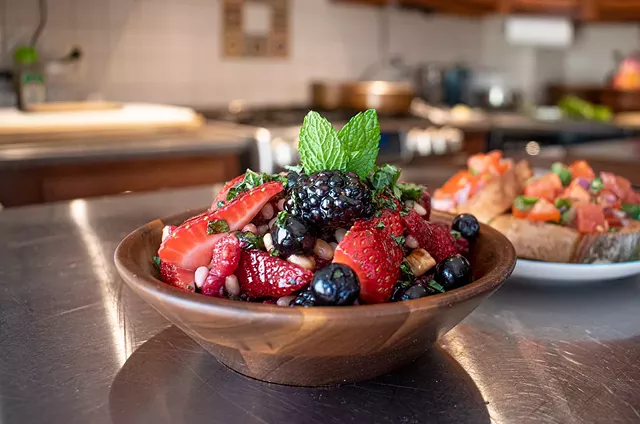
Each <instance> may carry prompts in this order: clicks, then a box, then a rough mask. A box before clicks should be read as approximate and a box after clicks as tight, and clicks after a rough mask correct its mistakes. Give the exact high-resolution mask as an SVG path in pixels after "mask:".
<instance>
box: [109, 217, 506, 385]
mask: <svg viewBox="0 0 640 424" xmlns="http://www.w3.org/2000/svg"><path fill="white" fill-rule="evenodd" d="M199 212H201V211H189V212H185V213H182V214H179V215H176V216H173V217H170V218H167V219H163V220H159V219H158V220H155V221H152V222H150V223H148V224H146V225H145V226H144V227H141V228H139V229H137V230H136V231H134V232H133V233H131V234H129V235H128V236H127V237H126V238H125V239H124V240H123V241H122V242H121V243H120V245H119V246H118V248H117V249H116V252H115V263H116V266H117V268H118V271H119V273H120V275H121V276H122V278H123V279H124V281H125V282H126V283H127V284H128V285H129V287H131V288H132V289H133V290H134V291H135V292H136V293H138V294H139V295H140V296H141V297H142V298H143V299H145V300H146V301H147V302H149V304H151V306H153V307H154V308H155V309H156V310H157V311H158V312H160V313H161V314H162V315H164V316H165V317H166V318H167V319H168V320H169V321H171V322H172V323H173V324H175V325H176V326H177V327H179V328H180V329H181V330H182V331H184V332H185V333H187V334H188V335H189V336H191V337H192V338H193V339H194V340H195V341H197V342H198V343H199V344H200V345H202V347H204V348H205V349H206V350H207V351H209V352H210V353H211V354H213V355H214V356H215V357H216V358H217V359H218V360H219V361H220V362H222V363H223V364H225V365H226V366H228V367H229V368H231V369H233V370H235V371H237V372H239V373H241V374H244V375H247V376H249V377H253V378H256V379H258V380H264V381H269V382H272V383H280V384H290V385H296V386H321V385H331V384H339V383H349V382H356V381H362V380H366V379H369V378H373V377H376V376H378V375H381V374H385V373H387V372H389V371H391V370H393V369H394V368H397V367H400V366H401V365H404V364H406V363H409V362H411V361H413V360H414V359H416V358H417V357H418V356H420V355H421V354H422V353H424V352H425V351H426V350H427V349H428V348H429V347H430V346H431V345H432V344H433V343H435V342H436V341H437V340H438V339H439V338H440V337H441V336H443V335H444V334H445V333H447V332H448V331H449V330H451V329H452V328H453V327H454V326H455V325H457V324H458V323H459V322H460V321H461V320H462V319H463V318H465V317H466V316H467V315H469V313H471V311H473V310H474V309H475V308H476V307H477V306H478V305H479V304H480V303H481V302H482V301H483V300H484V299H485V298H486V297H487V296H489V295H490V294H491V293H493V292H494V291H495V290H496V289H498V288H499V287H500V286H501V285H502V283H503V282H504V281H505V279H506V278H507V277H508V276H509V275H510V274H511V272H512V271H513V268H514V266H515V260H516V255H515V251H514V249H513V246H512V245H511V243H509V241H508V240H507V239H506V237H504V236H503V235H502V234H500V233H499V232H498V231H496V230H494V229H493V228H491V227H489V226H486V225H481V231H480V237H479V238H478V240H477V241H476V242H475V244H474V246H473V247H472V250H471V253H470V256H469V258H470V261H471V264H472V266H473V274H474V278H475V281H474V282H473V283H471V284H469V285H467V286H465V287H462V288H459V289H456V290H453V291H450V292H447V293H443V294H439V295H434V296H429V297H425V298H422V299H417V300H411V301H405V302H395V303H386V304H379V305H359V306H347V307H312V308H302V307H295V308H287V307H279V306H275V305H266V304H260V303H248V302H241V301H232V300H228V299H218V298H213V297H207V296H204V295H201V294H194V293H188V292H185V291H181V290H178V289H176V288H174V287H172V286H169V285H168V284H165V283H163V282H162V281H160V280H159V273H158V271H157V270H156V268H155V265H154V263H153V260H152V258H153V256H155V255H156V252H157V251H158V247H159V246H160V241H161V233H162V228H163V227H164V226H165V224H166V225H177V224H180V223H181V222H183V221H184V220H185V219H187V218H188V217H190V216H192V215H195V214H196V213H199ZM432 219H434V220H436V221H443V222H450V220H451V219H452V216H450V215H446V214H441V213H435V214H434V216H433V217H432Z"/></svg>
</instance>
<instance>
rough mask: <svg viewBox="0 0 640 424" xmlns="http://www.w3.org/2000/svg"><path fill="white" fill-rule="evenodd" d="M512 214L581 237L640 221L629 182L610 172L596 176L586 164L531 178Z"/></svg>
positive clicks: (639, 203) (638, 201)
mask: <svg viewBox="0 0 640 424" xmlns="http://www.w3.org/2000/svg"><path fill="white" fill-rule="evenodd" d="M512 214H513V216H515V217H516V218H522V219H527V220H529V221H538V222H551V223H555V224H561V225H565V226H568V227H571V228H575V229H576V230H578V231H579V232H581V233H585V234H588V233H604V232H616V231H620V230H621V229H622V228H624V227H625V226H626V225H627V224H628V222H629V220H630V219H635V220H640V194H639V193H637V192H636V191H634V190H633V188H632V186H631V183H630V182H629V180H627V179H625V178H622V177H620V176H618V175H615V174H612V173H610V172H600V173H599V174H596V173H595V172H594V171H593V169H592V168H591V166H589V164H588V163H587V162H586V161H583V160H580V161H576V162H574V163H572V164H571V165H570V166H566V165H564V164H562V163H559V162H558V163H554V164H553V165H552V167H551V172H550V173H548V174H545V175H543V176H541V177H537V178H532V179H531V180H529V181H528V182H527V183H526V185H525V187H524V196H518V197H516V199H515V201H514V202H513V208H512Z"/></svg>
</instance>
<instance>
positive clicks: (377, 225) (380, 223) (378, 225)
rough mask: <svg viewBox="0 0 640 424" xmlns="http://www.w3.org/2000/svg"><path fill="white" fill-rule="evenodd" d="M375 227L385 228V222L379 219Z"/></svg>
mask: <svg viewBox="0 0 640 424" xmlns="http://www.w3.org/2000/svg"><path fill="white" fill-rule="evenodd" d="M374 228H379V229H383V228H385V225H384V222H382V221H379V222H378V223H377V224H376V225H375V227H374Z"/></svg>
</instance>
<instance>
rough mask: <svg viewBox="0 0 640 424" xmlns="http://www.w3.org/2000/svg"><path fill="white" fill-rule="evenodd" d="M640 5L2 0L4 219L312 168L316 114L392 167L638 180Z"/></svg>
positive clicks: (626, 1)
mask: <svg viewBox="0 0 640 424" xmlns="http://www.w3.org/2000/svg"><path fill="white" fill-rule="evenodd" d="M638 22H640V0H555V1H552V0H460V1H451V0H448V1H447V0H397V1H385V0H351V1H350V0H341V1H338V0H0V203H1V204H2V205H4V207H11V206H18V205H25V204H34V203H43V202H51V201H57V200H66V199H73V198H78V197H92V196H100V195H108V194H117V193H123V192H136V191H147V190H157V189H163V188H171V187H184V186H192V185H201V184H211V183H215V182H221V181H224V180H227V179H230V178H231V177H233V176H235V175H237V174H239V173H241V172H242V170H243V169H245V168H247V167H251V168H253V169H256V170H261V171H265V172H276V171H280V170H282V169H283V166H285V165H289V164H295V163H296V162H297V160H298V158H297V155H296V143H297V132H298V128H299V125H300V123H301V122H302V119H303V117H304V115H305V114H306V112H307V111H308V110H309V109H311V108H312V109H316V110H319V111H321V112H322V113H323V114H324V115H325V116H326V117H327V118H328V119H330V120H331V121H332V122H333V123H334V124H336V125H340V124H343V123H345V122H346V121H347V120H348V118H349V117H350V116H351V115H352V114H353V113H355V111H356V110H361V109H365V108H370V107H373V108H376V109H378V110H379V112H380V120H381V125H382V130H383V134H382V140H381V146H380V147H381V158H380V159H381V160H384V161H390V162H393V163H396V164H398V165H400V166H402V167H403V169H404V170H405V174H404V177H403V178H405V179H407V180H414V181H416V182H420V181H421V179H426V178H425V175H427V174H428V175H429V178H428V179H429V180H430V181H433V180H434V178H435V179H438V178H439V177H438V175H440V176H441V178H442V179H443V180H444V179H445V178H446V177H447V176H448V175H450V174H451V170H452V167H455V166H461V164H463V163H464V160H465V158H466V155H468V154H472V153H475V152H478V151H486V150H490V149H494V148H499V149H504V150H505V151H506V152H507V154H509V155H511V156H523V157H531V158H535V159H536V160H538V162H537V163H540V164H544V163H545V160H547V161H549V163H550V162H551V161H555V160H566V159H567V158H570V157H573V156H576V157H577V156H579V157H583V158H587V159H589V160H590V161H594V162H595V163H596V165H595V166H596V167H598V165H597V163H598V161H605V160H609V161H613V163H615V164H616V168H617V169H616V171H618V172H619V173H621V174H623V175H626V176H628V177H629V178H631V179H632V180H633V181H634V182H635V183H638V182H640V181H638V180H639V178H638V177H640V175H637V173H638V171H637V168H638V164H639V158H640V147H639V143H638V141H636V140H637V138H636V136H637V135H639V134H640V24H639V23H638Z"/></svg>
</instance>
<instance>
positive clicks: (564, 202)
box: [554, 198, 571, 209]
mask: <svg viewBox="0 0 640 424" xmlns="http://www.w3.org/2000/svg"><path fill="white" fill-rule="evenodd" d="M554 204H555V206H556V208H558V209H564V208H567V209H568V208H570V207H571V200H569V199H564V198H558V199H556V201H555V202H554Z"/></svg>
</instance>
